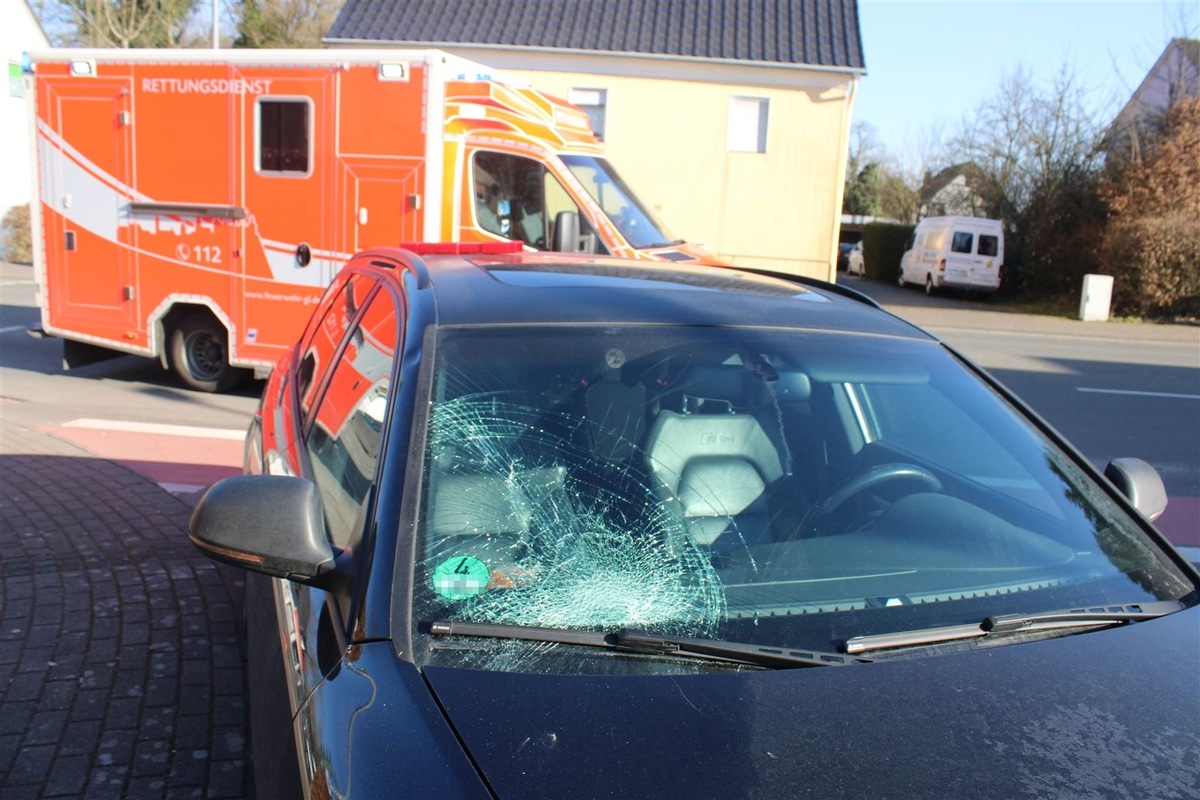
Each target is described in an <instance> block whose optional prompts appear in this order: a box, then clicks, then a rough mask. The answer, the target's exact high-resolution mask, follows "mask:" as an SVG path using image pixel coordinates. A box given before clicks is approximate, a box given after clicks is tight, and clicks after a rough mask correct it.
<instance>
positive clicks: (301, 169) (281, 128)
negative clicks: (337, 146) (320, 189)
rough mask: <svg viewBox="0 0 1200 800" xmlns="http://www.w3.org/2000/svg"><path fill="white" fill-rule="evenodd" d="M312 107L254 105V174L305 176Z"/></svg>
mask: <svg viewBox="0 0 1200 800" xmlns="http://www.w3.org/2000/svg"><path fill="white" fill-rule="evenodd" d="M311 119H312V104H311V103H310V102H309V101H308V100H306V99H299V100H280V99H271V100H259V101H258V164H257V167H258V171H259V172H274V173H277V174H285V175H305V174H307V173H308V171H309V162H310V160H311V147H312V140H311V137H310V135H309V132H310V131H311V130H312V123H311Z"/></svg>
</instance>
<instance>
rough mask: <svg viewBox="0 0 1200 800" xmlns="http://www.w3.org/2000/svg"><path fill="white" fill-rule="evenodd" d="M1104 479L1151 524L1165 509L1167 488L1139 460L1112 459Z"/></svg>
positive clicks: (1146, 465)
mask: <svg viewBox="0 0 1200 800" xmlns="http://www.w3.org/2000/svg"><path fill="white" fill-rule="evenodd" d="M1104 477H1106V478H1108V479H1109V480H1110V481H1112V483H1113V485H1114V486H1116V487H1117V488H1118V489H1120V490H1121V494H1123V495H1125V496H1126V497H1128V498H1129V502H1131V503H1133V507H1134V508H1136V509H1137V510H1138V511H1140V512H1142V514H1143V515H1144V516H1145V517H1146V519H1148V520H1150V521H1151V522H1153V521H1154V520H1156V519H1158V518H1159V516H1160V515H1162V513H1163V511H1165V510H1166V509H1167V488H1166V487H1165V486H1163V482H1162V477H1161V476H1160V475H1159V474H1158V471H1157V470H1156V469H1154V467H1152V466H1150V465H1149V464H1147V463H1146V462H1145V461H1142V460H1141V459H1140V458H1114V459H1113V460H1112V461H1110V462H1108V466H1107V467H1105V468H1104Z"/></svg>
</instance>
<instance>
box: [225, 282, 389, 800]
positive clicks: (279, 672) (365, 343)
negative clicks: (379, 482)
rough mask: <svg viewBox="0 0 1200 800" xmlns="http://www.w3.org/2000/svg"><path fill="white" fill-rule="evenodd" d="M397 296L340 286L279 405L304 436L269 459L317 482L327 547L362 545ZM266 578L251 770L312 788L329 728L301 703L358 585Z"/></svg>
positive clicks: (258, 614) (344, 640)
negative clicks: (310, 718) (255, 763)
mask: <svg viewBox="0 0 1200 800" xmlns="http://www.w3.org/2000/svg"><path fill="white" fill-rule="evenodd" d="M330 297H331V298H332V299H329V298H330ZM399 298H400V293H399V291H398V290H397V289H395V288H394V287H391V286H388V287H383V286H380V282H379V281H378V279H377V277H376V276H374V275H372V274H370V273H368V272H356V271H353V270H350V271H349V273H348V274H347V276H346V278H345V280H344V282H342V283H341V285H340V286H338V285H336V284H335V287H334V289H332V290H331V292H330V296H329V297H327V300H326V301H325V302H323V304H322V306H321V308H320V309H319V311H318V313H317V316H315V317H314V319H313V322H312V324H310V326H309V329H308V330H307V331H306V333H305V338H304V339H302V342H301V346H300V348H298V350H297V356H296V361H295V363H294V364H292V365H291V368H290V369H289V381H290V383H291V388H290V390H289V391H286V392H284V394H285V395H286V400H285V402H284V403H283V404H282V406H284V407H282V408H280V409H279V416H280V417H284V418H291V419H293V420H295V421H296V423H297V425H298V427H299V430H300V431H301V432H302V433H301V436H300V438H299V441H298V442H297V443H296V446H295V447H293V448H289V451H288V452H289V454H290V455H289V457H288V458H287V459H276V460H275V461H274V462H271V461H270V459H267V461H268V463H274V464H276V465H277V466H276V469H278V470H279V471H280V472H284V473H287V472H288V470H289V469H290V470H294V474H298V475H300V476H302V477H306V478H309V479H310V480H312V481H313V483H314V484H315V485H316V487H317V490H318V493H319V495H320V497H321V501H322V505H323V507H324V512H325V523H326V532H327V535H328V537H329V542H330V544H331V546H333V547H335V548H337V549H339V550H344V551H350V552H351V553H355V552H356V551H357V550H358V549H359V547H360V546H362V545H363V542H362V537H361V530H362V528H363V526H364V520H365V519H366V518H367V516H368V512H367V506H368V505H369V503H368V498H369V497H370V496H371V491H370V490H371V486H372V482H373V480H374V476H375V467H376V464H377V462H378V458H379V443H380V441H381V438H382V429H383V420H384V418H385V409H386V407H387V402H388V397H389V395H390V391H391V388H392V386H391V383H392V377H391V376H392V373H393V371H394V369H393V368H394V362H395V353H396V351H397V347H398V345H399V343H400V330H401V327H400V322H401V319H402V318H403V314H402V305H401V303H400V300H399ZM265 413H271V411H269V410H268V411H266V412H265ZM281 463H282V464H283V465H284V468H282V469H280V468H279V466H278V465H279V464H281ZM267 581H268V582H269V585H268V586H266V587H263V586H258V587H257V588H254V589H252V588H251V587H250V586H249V585H248V586H247V607H248V613H247V615H248V628H249V630H248V634H249V636H250V637H251V642H252V647H253V648H255V649H256V650H266V651H267V652H263V653H261V654H260V655H258V656H257V657H252V660H253V661H255V662H256V663H252V665H251V670H252V672H253V673H254V676H253V682H252V685H251V705H252V709H251V716H252V732H253V735H254V752H255V758H256V760H265V761H266V762H267V763H266V764H260V765H259V768H258V770H257V772H258V774H259V776H260V780H263V776H271V778H270V780H271V781H272V784H271V788H270V791H271V792H272V793H274V792H276V791H278V790H279V789H278V787H280V786H290V787H296V788H297V789H299V788H300V787H301V786H307V785H308V783H309V782H310V781H311V780H312V776H313V775H314V774H315V770H316V769H317V768H318V766H317V765H319V764H320V763H321V761H322V755H321V752H320V747H318V746H315V744H314V743H315V742H316V741H317V740H318V739H319V737H320V736H322V735H325V731H322V730H320V729H319V726H313V725H312V724H311V723H310V722H305V723H304V724H300V719H301V711H302V709H303V708H304V705H305V703H306V702H307V700H308V698H309V697H310V696H311V694H312V692H313V690H314V689H315V688H316V687H317V686H318V685H319V684H320V683H321V682H322V681H323V680H324V679H325V678H326V676H328V675H329V674H330V673H331V672H332V671H333V670H334V669H335V668H336V667H337V666H338V664H339V663H340V662H341V659H342V654H343V653H344V651H345V650H346V647H347V644H348V641H349V636H348V633H347V631H348V626H349V620H350V615H351V613H352V608H353V605H354V596H355V590H356V586H355V584H354V582H353V581H346V582H344V584H343V585H342V586H340V587H339V589H338V590H336V591H326V590H323V589H318V588H316V587H312V586H305V585H302V584H299V583H294V582H291V581H285V580H278V579H267ZM252 596H253V597H252ZM264 643H271V644H273V649H270V648H269V646H268V645H267V644H264ZM280 662H282V663H280ZM281 678H283V680H282V681H281V680H280V679H281ZM279 686H282V687H283V688H282V689H281V690H280V689H278V688H276V687H279ZM260 687H261V688H260ZM330 735H337V734H336V732H330ZM297 754H299V760H297ZM264 788H265V787H262V786H260V790H262V789H264ZM305 794H307V792H305Z"/></svg>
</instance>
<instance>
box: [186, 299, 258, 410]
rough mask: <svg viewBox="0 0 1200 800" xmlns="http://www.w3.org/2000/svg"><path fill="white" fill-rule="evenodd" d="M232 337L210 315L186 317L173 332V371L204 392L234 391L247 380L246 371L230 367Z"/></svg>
mask: <svg viewBox="0 0 1200 800" xmlns="http://www.w3.org/2000/svg"><path fill="white" fill-rule="evenodd" d="M227 340H228V335H227V334H226V332H225V328H224V327H223V326H222V325H220V324H219V323H218V322H217V321H216V320H214V319H213V318H212V316H211V315H209V314H207V313H203V312H201V313H196V314H192V315H191V316H188V317H184V318H183V319H182V320H181V321H180V322H179V324H178V325H176V326H175V329H174V330H172V331H171V339H170V343H169V350H168V353H169V361H170V363H171V369H172V370H174V372H175V374H176V375H178V376H179V378H180V380H182V381H183V382H184V383H185V384H187V385H188V386H190V387H191V388H193V389H197V390H199V391H201V392H223V391H225V390H227V389H232V388H233V387H234V386H236V385H238V384H239V383H241V381H242V380H243V379H244V378H245V377H246V370H242V369H236V368H234V367H232V366H230V365H229V346H228V343H227Z"/></svg>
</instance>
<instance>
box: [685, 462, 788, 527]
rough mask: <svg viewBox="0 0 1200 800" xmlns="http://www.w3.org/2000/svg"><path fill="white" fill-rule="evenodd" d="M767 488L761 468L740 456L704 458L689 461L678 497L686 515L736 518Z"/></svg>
mask: <svg viewBox="0 0 1200 800" xmlns="http://www.w3.org/2000/svg"><path fill="white" fill-rule="evenodd" d="M765 488H767V487H766V486H765V485H764V484H763V481H762V478H761V477H759V474H758V470H756V469H755V468H754V467H752V466H750V464H749V462H747V461H743V460H742V459H740V458H701V459H695V460H693V461H690V462H688V465H687V466H686V467H684V469H683V475H682V476H681V477H680V480H679V491H678V493H677V494H676V496H677V497H678V498H679V504H680V506H682V507H683V515H684V516H685V517H732V516H734V515H736V514H740V513H742V512H743V511H745V510H746V508H747V507H748V506H749V505H750V504H751V503H753V502H754V501H755V500H757V499H758V498H759V496H760V495H762V493H763V489H765Z"/></svg>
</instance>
